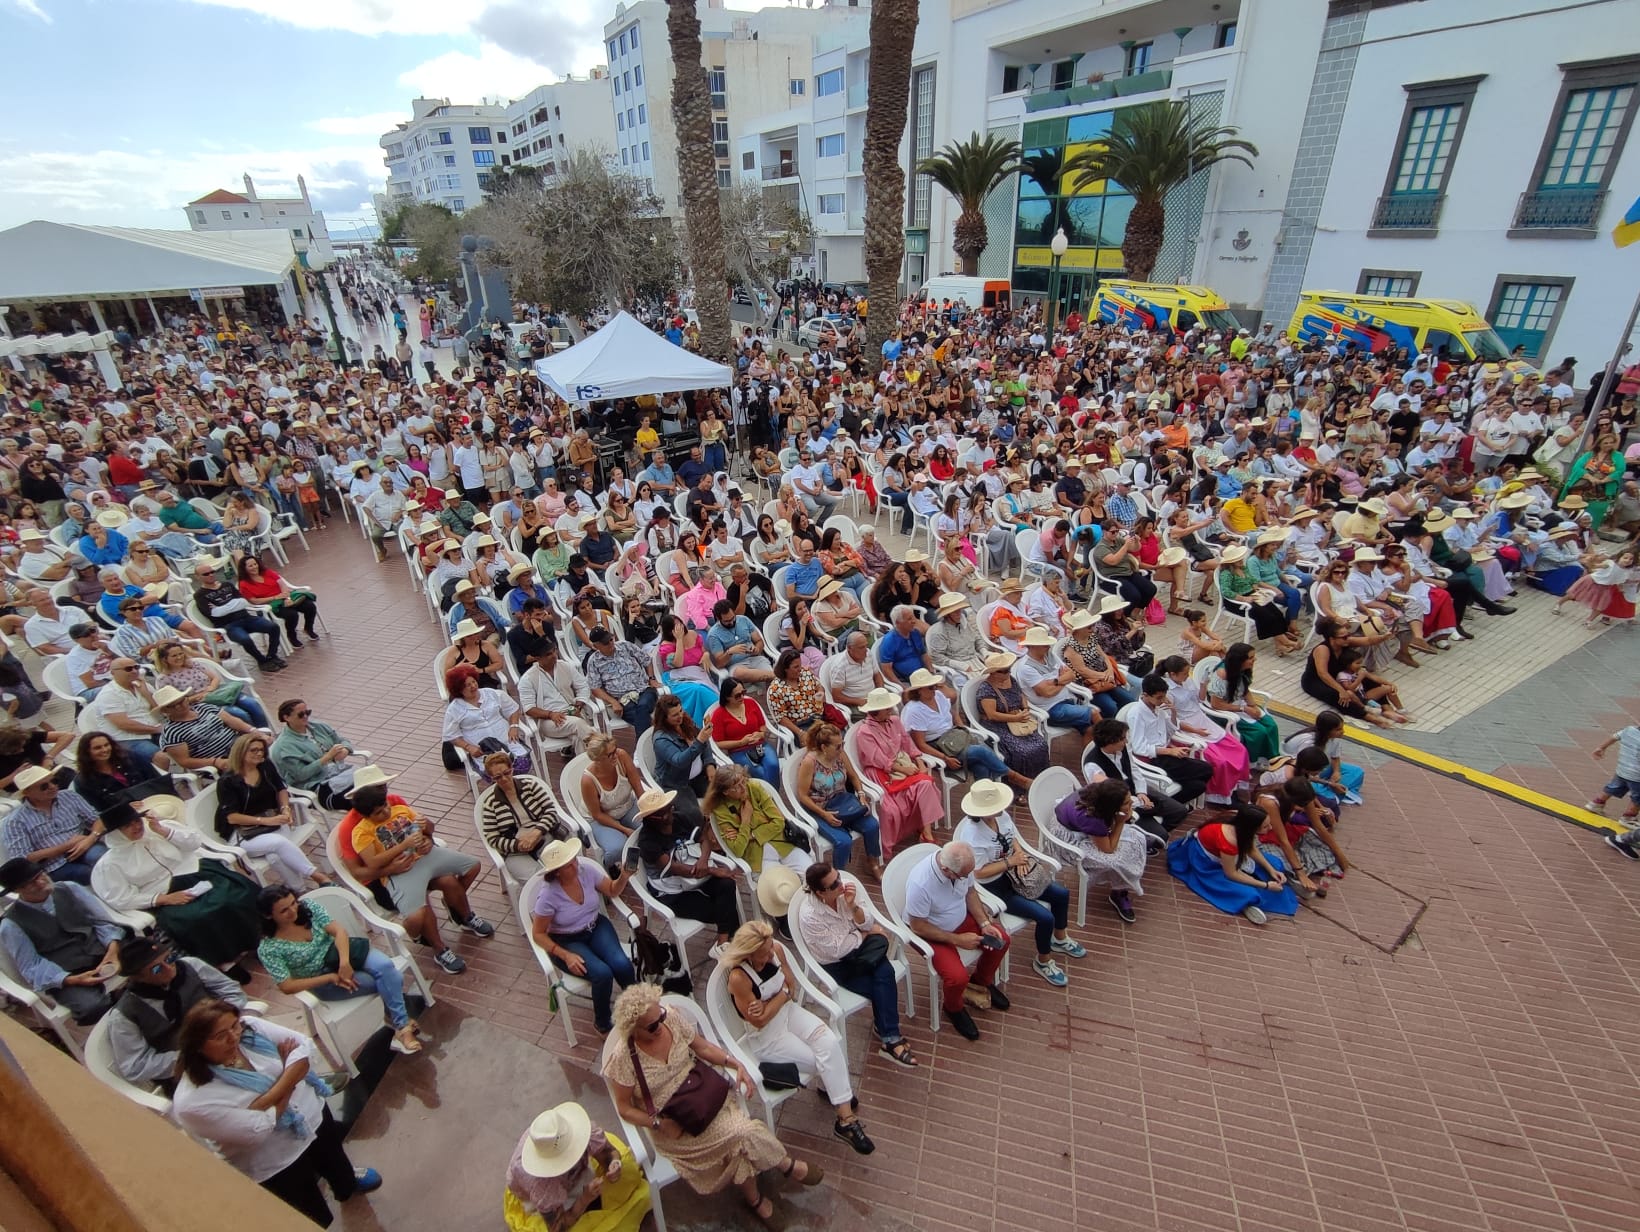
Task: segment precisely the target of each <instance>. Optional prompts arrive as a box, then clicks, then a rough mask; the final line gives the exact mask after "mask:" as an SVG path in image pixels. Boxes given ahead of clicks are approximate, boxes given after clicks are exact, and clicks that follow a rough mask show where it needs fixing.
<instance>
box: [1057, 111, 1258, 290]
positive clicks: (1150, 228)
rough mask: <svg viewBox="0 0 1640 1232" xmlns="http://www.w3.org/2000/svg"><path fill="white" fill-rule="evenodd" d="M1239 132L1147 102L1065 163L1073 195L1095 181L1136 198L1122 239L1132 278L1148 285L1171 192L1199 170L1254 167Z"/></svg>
mask: <svg viewBox="0 0 1640 1232" xmlns="http://www.w3.org/2000/svg"><path fill="white" fill-rule="evenodd" d="M1237 131H1238V130H1237V129H1234V128H1224V127H1220V126H1219V125H1216V124H1214V123H1212V122H1211V121H1209V120H1205V119H1203V120H1194V121H1193V120H1192V119H1191V118H1190V108H1189V105H1188V104H1186V103H1184V102H1181V101H1173V102H1156V103H1145V104H1143V105H1142V106H1139V107H1129V108H1126V109H1125V110H1122V111H1118V112H1117V113H1116V122H1115V123H1114V124H1113V125H1112V126H1111V130H1110V133H1109V134H1108V135H1107V136H1106V137H1105V138H1104V139H1103V140H1102V141H1101V142H1100V144H1099V145H1098V146H1096V147H1095V148H1094V149H1091V150H1087V151H1085V152H1083V153H1081V154H1077V155H1074V156H1073V157H1071V158H1069V159H1067V160H1066V162H1065V169H1064V170H1065V174H1066V175H1072V174H1075V179H1074V180H1073V181H1072V183H1071V186H1070V188H1071V191H1072V192H1073V193H1074V192H1077V191H1078V190H1080V189H1081V188H1083V187H1085V186H1086V185H1088V184H1090V183H1092V182H1093V181H1095V180H1113V181H1115V182H1116V183H1117V184H1120V185H1121V186H1122V187H1123V188H1124V189H1126V190H1127V191H1128V192H1130V193H1132V194H1133V212H1132V213H1130V214H1129V215H1128V220H1127V230H1126V231H1125V232H1123V234H1122V261H1123V264H1124V265H1125V267H1126V273H1127V276H1128V277H1129V278H1132V279H1135V280H1136V281H1139V282H1143V281H1144V280H1145V279H1147V278H1149V277H1150V273H1151V271H1152V270H1153V269H1154V268H1155V266H1156V254H1157V253H1159V252H1161V250H1162V235H1163V232H1164V231H1165V229H1166V226H1167V215H1166V210H1165V209H1164V207H1163V204H1162V203H1163V200H1164V199H1165V198H1166V197H1167V194H1168V191H1169V190H1170V189H1173V188H1175V187H1177V186H1178V185H1180V184H1183V183H1184V182H1185V181H1186V180H1188V179H1189V178H1190V177H1191V176H1193V175H1195V174H1196V172H1198V171H1205V170H1206V169H1207V168H1209V167H1211V166H1213V165H1214V164H1216V163H1222V162H1230V161H1232V160H1234V161H1235V162H1239V163H1246V164H1247V165H1248V166H1249V167H1251V166H1252V165H1253V159H1252V158H1249V157H1248V155H1253V156H1254V157H1257V155H1258V147H1257V146H1255V145H1254V144H1253V143H1252V142H1250V141H1243V140H1241V139H1240V138H1239V137H1237V136H1236V133H1237Z"/></svg>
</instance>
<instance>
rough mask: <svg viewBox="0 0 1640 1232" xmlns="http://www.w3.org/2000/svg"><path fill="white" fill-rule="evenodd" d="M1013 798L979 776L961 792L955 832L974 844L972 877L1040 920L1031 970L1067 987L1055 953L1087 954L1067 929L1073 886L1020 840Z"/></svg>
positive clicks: (1000, 786) (1008, 904)
mask: <svg viewBox="0 0 1640 1232" xmlns="http://www.w3.org/2000/svg"><path fill="white" fill-rule="evenodd" d="M1013 804H1014V793H1013V790H1012V789H1011V788H1009V787H1007V786H1006V785H1004V784H1002V783H997V782H993V781H992V780H990V779H981V780H980V781H979V782H977V783H975V784H974V785H973V786H972V787H970V788H969V789H968V794H967V795H966V796H964V797H963V801H962V813H963V817H962V820H961V821H960V822H958V823H957V828H956V830H955V831H954V832H953V833H952V836H951V838H952V841H953V842H959V843H967V844H968V845H969V846H970V847H972V848H973V849H974V880H975V881H976V882H978V883H979V885H980V887H981V888H982V889H985V890H987V891H989V892H990V893H992V894H995V895H996V896H997V897H998V898H1000V899H1001V900H1002V903H1003V906H1004V907H1005V908H1006V909H1007V910H1009V911H1011V912H1013V913H1014V914H1015V915H1019V916H1024V917H1025V918H1026V919H1028V920H1030V921H1031V922H1032V923H1033V924H1034V925H1035V926H1036V957H1035V958H1034V959H1033V960H1032V961H1031V970H1032V971H1035V972H1036V973H1037V974H1038V975H1040V976H1041V977H1042V978H1043V979H1045V980H1046V981H1048V983H1050V984H1052V985H1053V986H1054V987H1055V988H1063V987H1065V985H1066V984H1068V983H1070V979H1069V977H1068V976H1066V974H1065V973H1064V972H1063V971H1062V970H1060V968H1059V964H1058V963H1057V962H1055V961H1054V955H1056V954H1063V955H1065V956H1066V957H1067V958H1083V957H1086V955H1087V950H1085V949H1083V948H1082V944H1081V943H1080V942H1078V941H1073V940H1071V937H1070V934H1069V933H1068V932H1067V931H1066V929H1067V926H1068V925H1069V922H1070V904H1071V892H1070V891H1069V890H1067V889H1066V888H1065V887H1064V886H1062V885H1060V884H1058V883H1057V882H1056V881H1054V879H1053V869H1052V868H1051V867H1049V866H1048V865H1047V864H1044V863H1043V862H1042V861H1040V860H1038V859H1037V858H1036V857H1035V856H1033V855H1031V854H1030V853H1029V852H1027V851H1026V850H1025V849H1024V847H1023V846H1022V845H1021V844H1020V839H1019V830H1018V829H1017V828H1016V827H1015V826H1014V819H1013V818H1012V817H1011V816H1009V810H1010V809H1011V808H1013Z"/></svg>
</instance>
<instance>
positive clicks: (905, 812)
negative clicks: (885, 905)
mask: <svg viewBox="0 0 1640 1232" xmlns="http://www.w3.org/2000/svg"><path fill="white" fill-rule="evenodd" d="M899 704H900V699H899V697H898V696H897V695H896V694H894V693H893V692H891V691H890V690H888V689H873V690H872V691H871V692H870V693H869V694H868V695H867V696H866V702H865V705H864V706H863V707H861V709H862V710H863V711H864V712H865V716H866V718H865V722H863V723H861V724H860V725H859V726H858V728H856V730H857V732H858V733H859V734H858V736H857V737H856V739H857V741H858V743H857V745H856V747H857V749H858V750H859V759H860V769H861V770H862V771H863V772H864V773H865V774H867V775H869V776H870V777H871V780H872V781H873V782H874V783H876V784H877V785H878V786H879V787H881V788H882V789H883V793H884V794H883V800H882V804H881V806H880V807H879V810H878V811H879V817H878V822H879V825H880V827H881V833H882V845H883V851H884V852H885V853H886V852H889V851H892V850H893V849H894V848H896V847H898V846H900V845H902V844H903V843H904V842H906V841H907V840H908V839H909V838H910V837H911V836H912V835H913V834H915V835H916V836H917V841H918V842H923V843H929V842H933V840H934V823H935V822H937V821H940V820H941V819H942V818H944V816H945V807H944V805H943V804H942V803H941V801H940V792H939V788H938V787H936V786H935V784H934V780H933V778H932V777H930V775H929V774H928V772H927V770H925V769H924V768H923V766H922V763H921V762H920V761H919V760H918V757H919V755H920V752H921V751H920V750H919V749H918V748H917V745H916V744H915V743H914V742H913V741H912V739H911V737H910V735H909V734H907V732H906V730H905V726H904V724H902V723H901V721H900V716H899V715H898V714H897V713H896V711H897V710H898V709H899Z"/></svg>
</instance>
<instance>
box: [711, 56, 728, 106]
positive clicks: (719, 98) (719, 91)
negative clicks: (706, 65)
mask: <svg viewBox="0 0 1640 1232" xmlns="http://www.w3.org/2000/svg"><path fill="white" fill-rule="evenodd" d="M706 87H707V89H709V90H711V92H712V110H713V111H722V110H723V109H724V108H725V107H727V106H728V102H727V100H726V99H725V97H724V95H725V94H726V93H727V91H728V88H729V87H728V79H727V77H726V76H725V74H724V72H723V65H721V64H715V65H713V66H712V68H711V69H710V70H708V72H707V74H706Z"/></svg>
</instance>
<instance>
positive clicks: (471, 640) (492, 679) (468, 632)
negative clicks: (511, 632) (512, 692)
mask: <svg viewBox="0 0 1640 1232" xmlns="http://www.w3.org/2000/svg"><path fill="white" fill-rule="evenodd" d="M458 667H470V668H472V669H473V670H474V671H475V672H477V673H478V685H479V688H481V689H504V688H505V687H506V679H505V672H506V665H505V664H504V663H503V662H502V660H501V646H500V643H499V642H497V641H496V640H495V639H493V638H486V637H485V636H484V630H483V628H482V627H481V626H480V625H479V623H478V622H477V621H476V620H472V619H470V618H469V619H467V620H463V621H461V622H460V623H459V624H457V625H456V627H455V629H454V630H453V631H452V632H451V634H450V648H449V649H448V650H446V651H445V652H444V657H443V658H441V659H440V660H439V670H440V671H442V672H444V673H445V674H446V675H448V674H449V673H450V672H452V671H454V670H455V669H456V668H458Z"/></svg>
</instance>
